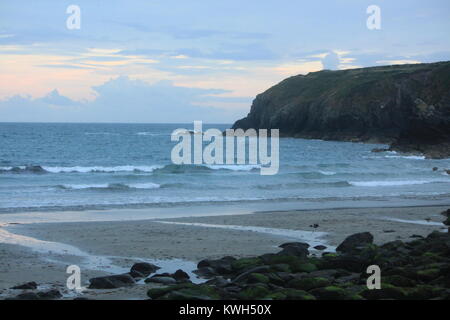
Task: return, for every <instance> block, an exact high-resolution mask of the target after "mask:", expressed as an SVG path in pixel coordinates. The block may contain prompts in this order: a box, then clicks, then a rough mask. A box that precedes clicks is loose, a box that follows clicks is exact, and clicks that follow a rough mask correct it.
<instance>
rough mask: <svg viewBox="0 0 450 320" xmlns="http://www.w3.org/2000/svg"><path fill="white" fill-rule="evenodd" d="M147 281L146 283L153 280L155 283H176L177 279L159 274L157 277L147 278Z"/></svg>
mask: <svg viewBox="0 0 450 320" xmlns="http://www.w3.org/2000/svg"><path fill="white" fill-rule="evenodd" d="M145 282H146V283H150V282H153V283H160V284H163V285H171V284H176V283H177V280H175V279H174V278H172V277H168V276H157V277H151V278H148V279H145Z"/></svg>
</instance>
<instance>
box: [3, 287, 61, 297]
mask: <svg viewBox="0 0 450 320" xmlns="http://www.w3.org/2000/svg"><path fill="white" fill-rule="evenodd" d="M61 297H62V295H61V293H60V292H59V291H58V290H55V289H52V290H49V291H43V292H25V293H21V294H19V295H17V296H16V297H14V298H8V299H7V300H54V299H59V298H61Z"/></svg>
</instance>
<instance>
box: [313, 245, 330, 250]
mask: <svg viewBox="0 0 450 320" xmlns="http://www.w3.org/2000/svg"><path fill="white" fill-rule="evenodd" d="M326 248H327V247H326V246H323V245H321V244H319V245H318V246H315V247H314V249H316V250H319V251H322V250H325V249H326Z"/></svg>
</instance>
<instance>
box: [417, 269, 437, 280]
mask: <svg viewBox="0 0 450 320" xmlns="http://www.w3.org/2000/svg"><path fill="white" fill-rule="evenodd" d="M439 274H440V270H439V269H438V268H430V269H425V270H420V271H417V278H418V279H420V280H424V281H429V280H433V279H436V278H437V277H439Z"/></svg>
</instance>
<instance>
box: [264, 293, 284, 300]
mask: <svg viewBox="0 0 450 320" xmlns="http://www.w3.org/2000/svg"><path fill="white" fill-rule="evenodd" d="M265 299H271V300H286V299H287V295H286V294H284V293H283V292H274V293H271V294H269V295H268V296H266V297H265Z"/></svg>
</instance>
